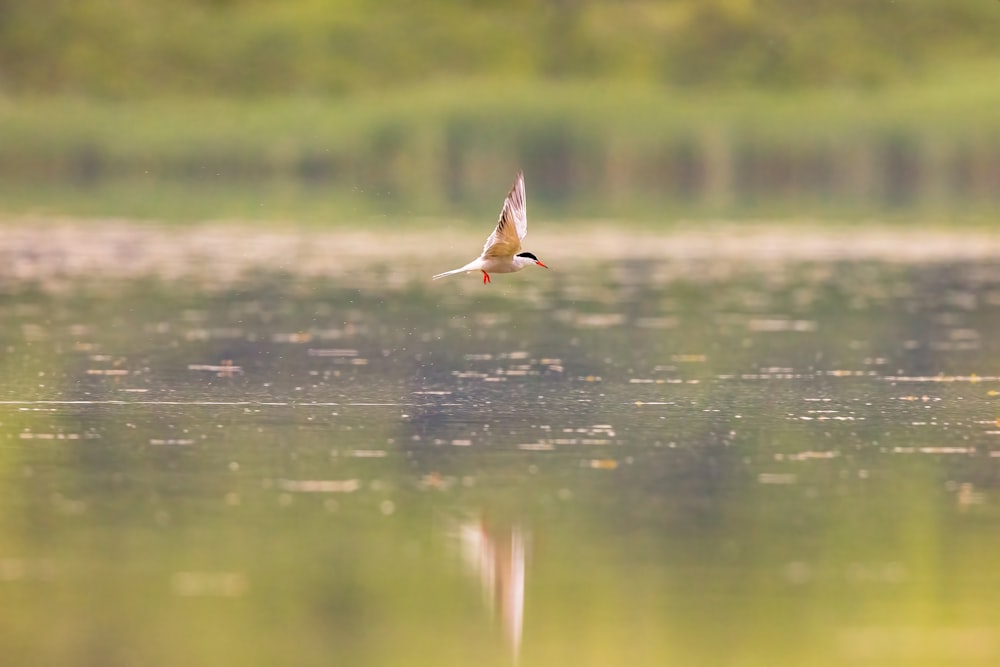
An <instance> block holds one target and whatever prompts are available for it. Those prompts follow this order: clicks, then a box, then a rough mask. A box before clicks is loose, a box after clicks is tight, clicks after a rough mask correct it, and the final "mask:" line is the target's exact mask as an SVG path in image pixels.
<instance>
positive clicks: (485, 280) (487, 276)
mask: <svg viewBox="0 0 1000 667" xmlns="http://www.w3.org/2000/svg"><path fill="white" fill-rule="evenodd" d="M479 270H480V271H483V270H482V269H479ZM492 282H493V281H492V280H491V279H490V274H488V273H486V272H485V271H483V284H484V285H485V284H486V283H492Z"/></svg>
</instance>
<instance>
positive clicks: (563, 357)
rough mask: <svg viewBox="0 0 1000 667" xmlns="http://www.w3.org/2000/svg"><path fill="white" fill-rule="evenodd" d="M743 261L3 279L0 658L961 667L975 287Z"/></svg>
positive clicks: (974, 394)
mask: <svg viewBox="0 0 1000 667" xmlns="http://www.w3.org/2000/svg"><path fill="white" fill-rule="evenodd" d="M305 246H306V247H307V246H308V243H307V244H305ZM245 249H246V247H244V248H243V250H244V251H245ZM67 252H68V253H69V254H70V260H73V256H72V251H67ZM102 252H103V251H102ZM237 254H239V253H237ZM777 254H781V253H777ZM761 256H762V254H761V253H760V252H748V253H747V254H746V257H745V258H742V259H741V258H740V257H739V256H737V255H734V254H731V253H730V254H725V255H724V256H723V255H722V254H720V255H718V256H714V255H713V254H712V253H711V252H701V253H700V254H694V253H693V254H691V255H688V256H668V257H665V258H662V259H656V258H651V257H649V256H648V255H647V254H642V256H639V255H637V256H636V257H631V258H630V257H629V256H627V253H626V255H624V256H621V257H618V256H608V257H606V258H604V259H599V260H598V261H597V262H595V264H594V265H593V266H588V267H587V270H586V271H582V270H579V269H575V268H572V269H571V268H568V267H566V268H561V267H560V266H559V261H558V260H559V259H560V258H559V257H558V256H557V257H556V261H552V260H550V259H549V258H548V257H546V261H547V263H551V264H553V265H554V266H555V269H554V270H553V271H551V272H543V271H525V272H522V273H520V274H517V275H514V276H501V277H500V279H499V280H495V281H494V284H493V285H492V286H482V285H481V284H480V282H479V279H478V278H477V277H475V276H471V277H466V278H465V279H463V277H462V276H458V277H455V278H452V279H449V281H439V282H435V283H430V282H429V281H428V280H427V278H428V277H429V275H430V274H431V273H432V272H433V271H434V269H440V268H441V267H437V266H436V265H435V266H430V265H425V262H424V260H421V261H419V262H417V261H413V262H411V263H406V262H398V261H397V262H394V263H392V264H391V265H380V264H378V263H377V262H375V261H373V260H371V259H369V263H368V264H367V265H366V264H365V263H364V262H357V264H358V265H360V266H368V269H366V270H364V271H359V272H356V273H351V272H348V273H340V272H337V271H333V272H332V273H329V274H324V273H323V272H322V271H319V272H317V271H313V270H305V271H297V270H295V263H294V262H290V263H289V265H288V266H284V267H281V268H280V269H278V270H275V267H274V265H273V264H271V263H267V262H264V263H260V264H259V265H257V266H255V265H254V264H253V262H251V263H250V264H249V266H250V267H251V270H250V271H246V270H245V269H246V268H247V267H246V266H242V269H243V270H240V271H236V270H233V269H232V266H230V265H228V264H227V265H226V266H227V267H228V268H226V269H225V270H224V271H216V270H214V267H213V264H212V262H211V261H205V259H206V258H205V257H202V258H200V260H199V262H197V266H196V267H194V268H191V267H190V266H187V265H184V266H179V265H178V264H177V262H181V263H183V262H184V256H183V255H178V256H176V257H175V256H171V257H172V259H171V260H170V261H169V262H167V263H166V264H165V265H163V266H168V267H173V268H174V269H177V270H173V271H165V270H164V269H163V266H160V265H157V266H158V267H159V268H156V269H155V270H153V269H151V268H150V265H148V264H141V263H138V264H136V266H138V268H136V269H135V270H134V271H132V270H129V271H123V270H122V268H123V267H122V266H116V268H115V269H114V270H111V269H109V270H108V271H101V270H100V268H99V267H95V266H93V265H91V264H88V263H87V262H88V261H90V260H87V259H86V258H84V259H83V260H79V261H75V260H74V261H68V262H66V263H63V264H60V263H59V262H58V261H55V262H54V264H53V266H55V267H56V269H52V268H51V267H50V268H46V266H47V265H46V262H49V261H53V260H51V258H47V257H48V256H47V255H45V254H44V252H42V253H41V254H40V255H39V256H38V257H34V258H28V259H27V260H24V262H27V263H23V262H22V263H21V264H18V265H16V267H15V268H14V269H11V268H9V267H11V266H14V265H13V264H11V263H10V262H8V264H7V266H8V269H7V272H6V273H3V274H0V278H2V282H0V285H2V290H0V321H2V322H3V323H4V324H3V327H2V330H0V350H2V356H0V369H2V371H3V377H4V382H3V384H2V385H0V478H2V480H3V482H2V485H0V617H2V618H3V619H4V621H3V623H2V624H0V654H2V655H4V656H6V658H5V661H4V662H5V664H52V665H91V664H93V665H133V664H143V665H176V664H188V665H209V664H212V665H214V664H260V665H273V664H295V665H313V664H316V665H321V664H322V665H329V664H351V665H389V664H392V665H396V664H408V665H419V664H427V665H432V664H433V665H442V664H445V665H447V664H456V665H457V664H463V665H464V664H480V665H491V664H498V665H507V664H512V663H514V662H518V663H519V664H523V665H534V664H538V665H553V664H574V665H586V664H594V665H607V664H650V665H653V664H656V665H662V664H684V665H689V664H703V665H842V664H873V665H895V664H899V665H953V664H958V663H961V664H975V665H987V664H996V662H997V660H998V659H1000V630H998V623H1000V612H998V611H997V609H998V608H1000V606H998V602H1000V599H998V595H997V593H995V592H994V591H995V590H996V586H995V583H996V582H995V579H996V567H995V564H996V558H997V557H996V554H997V553H1000V551H998V548H1000V532H998V530H997V529H998V527H1000V516H998V512H997V509H996V506H997V493H998V491H997V486H998V483H1000V481H998V472H1000V411H998V408H997V400H998V398H997V397H998V396H1000V355H998V352H1000V342H998V339H997V337H996V336H995V334H994V332H995V331H997V328H998V325H1000V265H997V264H995V263H993V262H990V261H988V260H980V259H969V258H966V257H955V256H943V257H936V258H935V257H931V258H927V257H922V258H918V259H914V258H912V257H911V258H910V259H908V260H906V261H900V260H899V258H891V257H868V256H866V257H857V256H852V255H851V254H850V253H847V254H846V255H843V256H842V255H834V256H830V257H823V256H820V257H817V256H813V255H810V254H809V253H806V256H795V254H794V253H792V256H785V257H783V258H782V260H781V261H761ZM764 256H765V257H766V256H767V255H766V253H765V254H764ZM91 257H92V256H91ZM111 257H112V258H113V255H112V256H111ZM64 259H65V258H64ZM106 261H111V260H106ZM220 261H221V260H220ZM171 262H173V263H171ZM223 263H225V262H224V261H223ZM443 264H444V268H447V266H448V262H447V261H444V262H443ZM59 266H62V267H63V270H62V271H60V270H58V267H59ZM73 266H85V267H87V268H86V270H80V271H78V272H76V273H74V272H73V271H72V270H70V269H67V268H66V267H73ZM310 266H312V265H310ZM564 267H565V265H564ZM133 268H134V267H133ZM15 271H16V272H17V273H16V274H15V273H14V272H15ZM130 271H131V272H130Z"/></svg>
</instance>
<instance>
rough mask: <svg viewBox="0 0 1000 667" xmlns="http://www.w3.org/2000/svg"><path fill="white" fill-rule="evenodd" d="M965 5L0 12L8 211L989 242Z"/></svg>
mask: <svg viewBox="0 0 1000 667" xmlns="http://www.w3.org/2000/svg"><path fill="white" fill-rule="evenodd" d="M998 34H1000V5H998V4H997V3H996V2H983V1H981V0H949V1H948V2H941V1H940V0H909V1H907V2H883V1H876V0H836V1H835V0H677V1H674V2H635V1H632V2H629V1H626V2H621V1H615V2H609V1H597V0H591V1H588V0H562V1H554V2H552V1H550V2H539V1H538V0H508V1H506V2H492V1H485V2H477V3H460V2H449V1H439V2H428V3H413V2H401V1H399V0H388V1H382V2H371V1H370V0H346V1H336V0H290V1H286V2H266V1H263V0H146V1H144V2H137V1H135V0H85V1H81V0H39V1H38V2H31V3H27V2H19V1H17V0H0V212H2V213H5V214H8V215H16V214H24V213H27V212H33V213H39V212H41V213H49V214H52V213H59V214H62V213H68V214H76V215H87V216H90V215H93V216H107V215H121V216H130V217H140V218H159V219H176V220H197V219H205V218H220V217H222V218H240V219H261V220H306V221H317V222H322V223H343V222H350V221H357V220H360V219H363V220H368V221H372V222H377V221H379V220H386V219H388V220H391V221H396V220H399V219H403V218H406V219H411V218H412V216H414V215H421V216H423V215H433V216H461V217H463V218H466V217H472V218H474V217H477V216H479V215H485V214H487V213H489V215H490V216H492V215H493V214H494V213H495V211H494V209H495V208H496V205H497V201H498V198H499V196H501V195H502V192H503V190H504V188H505V187H506V185H507V184H508V181H509V180H510V178H511V175H512V173H513V171H514V169H516V168H517V167H523V168H524V169H525V170H526V172H527V173H528V182H529V190H530V198H531V200H532V206H533V210H534V212H535V213H536V214H538V213H541V214H543V215H546V216H549V217H555V218H559V217H566V218H582V217H590V218H603V217H617V218H640V219H648V220H655V221H658V222H663V221H670V220H676V219H679V218H682V217H686V216H696V217H697V216H711V217H726V218H737V219H741V218H747V217H753V218H761V217H783V218H788V217H794V218H801V217H819V218H838V219H841V220H843V219H860V218H866V217H871V216H878V217H880V218H884V219H904V220H909V221H913V220H921V221H933V222H936V223H938V224H947V223H951V222H955V221H962V222H967V221H977V220H978V221H989V220H991V219H992V217H994V216H995V214H996V213H997V210H998V208H1000V194H998V193H1000V114H998V113H997V112H996V110H997V109H1000V86H997V84H996V82H997V81H1000V54H998V52H997V49H996V48H995V43H996V35H998Z"/></svg>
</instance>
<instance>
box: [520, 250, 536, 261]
mask: <svg viewBox="0 0 1000 667" xmlns="http://www.w3.org/2000/svg"><path fill="white" fill-rule="evenodd" d="M517 256H518V257H527V258H528V259H530V260H533V261H536V262H537V261H538V258H537V257H535V256H534V255H532V254H531V253H530V252H519V253H517Z"/></svg>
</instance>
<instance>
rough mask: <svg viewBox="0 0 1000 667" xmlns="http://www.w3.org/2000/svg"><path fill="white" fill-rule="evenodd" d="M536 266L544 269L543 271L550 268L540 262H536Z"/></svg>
mask: <svg viewBox="0 0 1000 667" xmlns="http://www.w3.org/2000/svg"><path fill="white" fill-rule="evenodd" d="M535 264H537V265H538V266H540V267H542V268H543V269H547V268H549V267H547V266H545V265H544V264H542V263H541V262H539V261H535Z"/></svg>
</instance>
